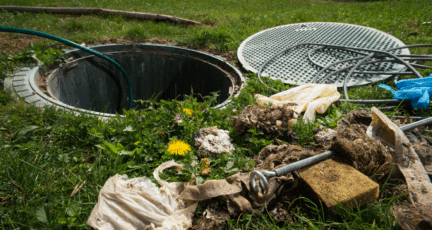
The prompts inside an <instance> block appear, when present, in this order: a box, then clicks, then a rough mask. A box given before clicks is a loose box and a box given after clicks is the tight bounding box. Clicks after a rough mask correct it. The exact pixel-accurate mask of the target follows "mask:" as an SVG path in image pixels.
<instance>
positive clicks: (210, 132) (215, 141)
mask: <svg viewBox="0 0 432 230" xmlns="http://www.w3.org/2000/svg"><path fill="white" fill-rule="evenodd" d="M195 135H196V137H195V146H196V147H198V152H199V153H200V154H202V155H209V156H219V155H220V154H221V153H223V152H227V153H229V154H232V153H233V152H234V151H235V148H234V145H233V144H231V142H230V137H229V131H227V130H223V129H218V128H217V127H216V126H214V127H210V128H203V129H200V131H199V132H198V133H197V134H195Z"/></svg>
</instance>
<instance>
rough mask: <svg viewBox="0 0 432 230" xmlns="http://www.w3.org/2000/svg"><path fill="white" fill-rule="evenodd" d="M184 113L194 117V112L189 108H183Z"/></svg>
mask: <svg viewBox="0 0 432 230" xmlns="http://www.w3.org/2000/svg"><path fill="white" fill-rule="evenodd" d="M183 111H184V112H185V113H187V114H188V115H192V114H193V111H192V110H191V109H188V108H183Z"/></svg>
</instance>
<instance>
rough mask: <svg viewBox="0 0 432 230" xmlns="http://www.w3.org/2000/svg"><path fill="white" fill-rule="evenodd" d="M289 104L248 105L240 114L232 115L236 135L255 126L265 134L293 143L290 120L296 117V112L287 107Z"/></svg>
mask: <svg viewBox="0 0 432 230" xmlns="http://www.w3.org/2000/svg"><path fill="white" fill-rule="evenodd" d="M289 106H291V104H285V105H283V106H278V107H268V106H260V105H249V106H247V107H245V108H244V109H243V111H242V112H241V113H240V115H238V116H236V117H233V119H232V127H233V128H234V129H236V130H237V134H238V135H243V134H246V133H247V130H249V129H251V128H257V129H260V130H261V131H263V132H264V133H266V134H270V135H272V136H274V137H278V138H279V139H281V140H284V141H287V142H289V143H291V142H292V143H294V140H295V133H294V131H292V130H291V129H290V128H289V126H290V121H291V120H293V119H295V118H296V113H295V112H294V111H293V110H292V109H289V108H288V107H289Z"/></svg>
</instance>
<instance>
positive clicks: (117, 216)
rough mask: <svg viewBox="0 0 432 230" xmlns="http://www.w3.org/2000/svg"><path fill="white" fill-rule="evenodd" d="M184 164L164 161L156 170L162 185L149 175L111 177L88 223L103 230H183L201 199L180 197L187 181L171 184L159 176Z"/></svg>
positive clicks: (157, 179)
mask: <svg viewBox="0 0 432 230" xmlns="http://www.w3.org/2000/svg"><path fill="white" fill-rule="evenodd" d="M170 167H176V168H179V167H182V165H180V164H177V163H176V162H174V161H168V162H165V163H163V164H161V165H160V166H159V167H157V168H156V169H155V170H154V172H153V177H154V178H155V179H156V181H157V182H158V183H159V185H160V186H161V188H158V187H157V186H156V185H155V184H154V183H153V182H151V181H150V180H149V179H148V178H146V177H138V178H134V179H128V177H127V176H126V175H115V176H113V177H111V178H109V179H108V180H107V181H106V183H105V185H104V186H103V187H102V189H101V191H100V192H99V197H98V203H97V204H96V206H95V207H94V209H93V211H92V212H91V214H90V217H89V219H88V221H87V224H88V225H89V226H91V227H93V228H97V229H99V230H114V229H116V230H121V229H125V230H126V229H154V230H165V229H166V230H170V229H176V230H183V229H188V228H189V227H191V226H192V217H193V215H194V213H195V209H196V208H197V205H198V203H197V202H183V201H182V200H179V199H177V198H178V196H179V194H180V192H182V190H183V188H184V186H182V185H183V183H179V182H173V183H168V182H166V181H163V180H161V179H160V178H159V173H160V172H162V171H163V170H164V169H166V168H170Z"/></svg>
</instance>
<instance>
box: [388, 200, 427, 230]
mask: <svg viewBox="0 0 432 230" xmlns="http://www.w3.org/2000/svg"><path fill="white" fill-rule="evenodd" d="M391 212H392V213H393V215H394V216H395V217H396V221H397V222H398V224H399V225H400V226H401V228H402V229H405V230H417V229H432V209H431V207H430V206H426V205H421V204H417V205H413V204H408V203H406V202H405V203H403V204H401V205H396V206H393V207H392V208H391Z"/></svg>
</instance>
